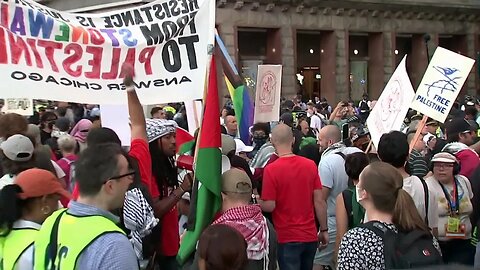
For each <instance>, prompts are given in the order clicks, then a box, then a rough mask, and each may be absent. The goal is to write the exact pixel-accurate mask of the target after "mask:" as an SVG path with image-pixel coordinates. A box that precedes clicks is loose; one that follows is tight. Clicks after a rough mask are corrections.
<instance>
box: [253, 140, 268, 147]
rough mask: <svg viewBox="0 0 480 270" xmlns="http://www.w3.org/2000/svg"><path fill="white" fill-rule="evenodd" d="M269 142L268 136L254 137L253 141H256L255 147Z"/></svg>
mask: <svg viewBox="0 0 480 270" xmlns="http://www.w3.org/2000/svg"><path fill="white" fill-rule="evenodd" d="M266 142H267V138H253V143H255V147H260V146H262V145H264V144H265V143H266Z"/></svg>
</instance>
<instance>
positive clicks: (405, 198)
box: [392, 188, 430, 232]
mask: <svg viewBox="0 0 480 270" xmlns="http://www.w3.org/2000/svg"><path fill="white" fill-rule="evenodd" d="M426 214H427V215H428V213H426ZM392 221H393V224H395V225H396V226H398V228H399V230H400V231H407V232H408V231H413V230H416V229H418V230H422V231H425V232H430V229H429V228H428V226H427V225H426V224H425V222H424V221H423V219H422V217H421V216H420V214H419V213H418V210H417V208H416V206H415V203H414V202H413V199H412V197H411V196H410V195H409V194H408V193H407V192H406V191H405V190H403V189H402V188H399V189H398V191H397V200H396V201H395V207H394V209H393V220H392Z"/></svg>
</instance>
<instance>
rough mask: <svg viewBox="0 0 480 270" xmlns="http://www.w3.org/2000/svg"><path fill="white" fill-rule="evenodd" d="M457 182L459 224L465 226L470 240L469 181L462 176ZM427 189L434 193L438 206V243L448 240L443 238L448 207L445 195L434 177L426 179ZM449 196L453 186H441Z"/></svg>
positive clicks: (471, 194) (470, 190)
mask: <svg viewBox="0 0 480 270" xmlns="http://www.w3.org/2000/svg"><path fill="white" fill-rule="evenodd" d="M456 178H457V180H458V184H459V185H458V186H457V188H458V199H459V200H460V208H459V210H460V223H462V224H465V229H466V238H467V239H469V238H471V234H472V224H471V222H470V214H471V213H472V211H473V206H472V202H471V201H470V200H471V199H472V198H473V191H472V186H471V184H470V181H468V179H467V178H466V177H465V176H463V175H457V176H456ZM426 182H427V185H428V189H429V190H431V191H432V192H434V193H436V197H437V205H438V215H439V217H438V239H439V240H440V241H445V240H448V239H447V238H446V237H445V226H446V224H447V219H448V212H449V206H448V201H447V199H446V198H445V193H443V190H442V186H440V184H439V183H438V181H437V180H436V179H435V177H434V176H431V177H429V178H427V179H426ZM443 186H444V187H445V188H446V189H447V190H448V192H449V193H450V194H452V193H453V192H452V191H453V184H450V185H443Z"/></svg>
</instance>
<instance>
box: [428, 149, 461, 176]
mask: <svg viewBox="0 0 480 270" xmlns="http://www.w3.org/2000/svg"><path fill="white" fill-rule="evenodd" d="M439 153H447V154H449V155H452V156H453V157H455V163H453V175H454V176H455V175H457V174H459V173H460V170H461V168H462V167H461V166H460V162H458V159H457V157H456V156H455V155H453V154H451V153H449V152H445V151H443V152H439ZM433 163H434V162H430V168H429V170H430V171H431V172H433Z"/></svg>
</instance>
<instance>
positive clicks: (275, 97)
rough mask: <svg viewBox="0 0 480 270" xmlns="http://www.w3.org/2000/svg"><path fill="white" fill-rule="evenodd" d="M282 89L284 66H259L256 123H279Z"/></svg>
mask: <svg viewBox="0 0 480 270" xmlns="http://www.w3.org/2000/svg"><path fill="white" fill-rule="evenodd" d="M281 89H282V66H281V65H259V66H258V73H257V88H256V95H255V116H254V123H258V122H270V121H278V120H279V118H280V116H279V113H280V95H281Z"/></svg>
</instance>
